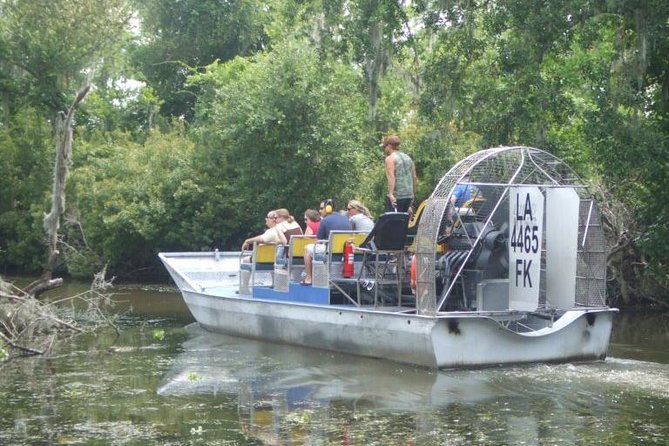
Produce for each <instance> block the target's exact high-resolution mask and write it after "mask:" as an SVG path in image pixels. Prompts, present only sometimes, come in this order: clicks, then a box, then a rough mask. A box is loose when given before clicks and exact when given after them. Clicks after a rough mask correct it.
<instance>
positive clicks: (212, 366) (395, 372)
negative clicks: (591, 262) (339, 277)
mask: <svg viewBox="0 0 669 446" xmlns="http://www.w3.org/2000/svg"><path fill="white" fill-rule="evenodd" d="M68 292H70V290H67V289H65V290H62V293H63V294H67V293H68ZM117 292H119V293H120V294H119V295H118V296H117V299H118V300H125V301H127V302H128V303H127V304H126V305H131V306H132V308H133V310H132V312H131V313H129V314H128V317H126V318H125V319H124V320H123V326H122V329H121V335H120V336H118V337H117V336H116V334H115V333H114V332H113V331H111V330H110V331H104V332H100V333H97V334H96V335H86V336H78V337H74V338H72V339H71V340H69V341H65V342H64V343H63V344H64V345H61V346H60V347H59V349H58V356H56V357H53V358H51V359H45V358H28V359H20V360H15V361H11V362H10V363H8V364H4V365H0V445H64V444H86V445H365V446H366V445H469V444H480V445H488V444H495V445H496V444H499V445H591V444H603V445H618V444H656V445H666V444H669V348H668V346H669V343H668V341H669V316H667V315H665V316H649V315H647V314H646V315H633V314H629V315H625V314H623V315H619V317H617V319H616V323H615V326H614V334H613V340H612V344H611V348H610V350H609V358H608V359H607V360H606V361H604V362H591V363H576V364H561V365H545V364H539V365H531V366H518V367H505V368H491V369H483V370H458V371H453V370H444V371H430V370H424V369H418V368H413V367H409V366H404V365H401V364H395V363H392V362H388V361H382V360H373V359H366V358H359V357H353V356H347V355H341V354H336V353H330V352H325V351H317V350H308V349H302V348H296V347H290V346H284V345H276V344H271V343H263V342H256V341H251V340H245V339H240V338H234V337H228V336H223V335H218V334H212V333H207V332H205V331H203V330H201V329H200V328H199V327H198V326H197V325H196V324H191V322H192V319H191V317H190V314H189V313H188V310H187V309H186V307H185V306H184V304H183V302H182V301H181V298H180V295H179V294H178V293H177V292H176V291H174V290H173V289H160V288H143V289H137V288H131V287H120V289H118V290H117ZM70 294H74V293H71V292H70Z"/></svg>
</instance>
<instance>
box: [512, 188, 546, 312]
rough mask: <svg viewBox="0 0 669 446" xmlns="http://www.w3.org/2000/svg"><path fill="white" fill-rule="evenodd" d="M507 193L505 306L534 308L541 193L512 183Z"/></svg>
mask: <svg viewBox="0 0 669 446" xmlns="http://www.w3.org/2000/svg"><path fill="white" fill-rule="evenodd" d="M509 193H510V195H509V308H510V309H512V310H521V311H534V310H536V309H537V306H538V303H539V285H540V284H539V281H540V275H541V268H540V267H541V246H542V232H543V219H544V196H543V194H542V193H541V191H540V190H539V188H538V187H512V188H511V189H510V191H509Z"/></svg>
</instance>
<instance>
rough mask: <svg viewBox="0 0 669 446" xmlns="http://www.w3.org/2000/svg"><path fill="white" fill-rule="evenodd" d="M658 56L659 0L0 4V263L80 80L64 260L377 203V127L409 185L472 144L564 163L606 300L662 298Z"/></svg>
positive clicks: (664, 96)
mask: <svg viewBox="0 0 669 446" xmlns="http://www.w3.org/2000/svg"><path fill="white" fill-rule="evenodd" d="M54 36H58V38H54ZM667 54H669V4H668V3H667V2H665V1H661V0H649V1H645V2H636V1H632V2H630V1H624V2H623V1H613V0H612V1H586V0H566V1H561V2H545V1H538V0H536V1H535V0H530V1H525V2H517V1H512V0H496V1H492V2H489V1H486V2H482V1H458V0H449V1H436V0H420V1H416V2H411V3H410V4H409V3H405V2H398V1H396V0H357V1H347V0H335V1H326V0H311V1H298V0H271V1H263V2H260V1H255V0H253V1H227V2H223V1H218V0H206V1H195V0H187V1H181V2H175V1H173V0H148V1H141V2H140V1H138V2H132V1H131V0H77V1H73V0H63V1H61V2H58V7H54V6H52V4H50V3H48V2H43V1H31V2H29V1H27V0H22V1H0V87H1V88H0V92H1V95H2V96H1V98H0V187H1V189H0V190H1V191H2V193H1V195H0V254H1V256H0V267H1V268H3V269H4V270H5V271H9V270H15V271H35V270H37V269H39V266H40V265H41V263H42V262H43V258H42V257H43V255H44V253H43V250H44V248H43V240H44V234H43V230H42V228H41V225H42V222H41V218H42V215H43V213H44V212H45V211H46V209H47V208H48V207H47V200H48V199H49V194H50V188H51V185H50V182H51V169H52V168H51V163H52V160H51V159H52V157H53V141H52V134H53V128H52V126H51V123H52V122H54V121H53V117H54V115H55V113H57V112H59V111H62V110H63V109H64V108H65V107H66V106H67V104H69V103H70V102H71V99H72V97H73V94H74V92H75V91H76V90H77V88H78V87H79V86H80V85H81V83H82V82H83V79H84V78H85V77H87V76H89V77H91V78H92V81H93V84H94V86H95V89H94V91H93V93H92V94H91V95H90V96H89V97H88V99H87V101H86V102H85V103H84V105H83V107H82V109H81V110H80V111H79V113H78V117H79V119H78V121H77V128H76V131H77V135H76V137H75V144H74V165H73V170H72V175H71V178H70V184H69V185H68V196H67V200H68V202H67V209H68V212H67V217H66V219H65V221H64V222H63V229H62V232H63V234H62V235H63V253H64V254H65V256H64V261H65V263H64V265H63V268H64V270H67V271H69V272H71V273H73V274H77V275H89V274H90V273H91V272H92V271H94V270H95V269H97V268H98V267H100V266H101V265H103V264H109V267H110V268H111V270H113V271H114V272H115V273H117V274H123V275H124V276H126V277H129V276H130V274H131V273H132V274H133V275H135V277H137V278H141V277H146V271H147V269H146V268H147V267H154V266H155V254H156V252H157V251H159V250H168V249H194V250H198V249H203V248H212V247H218V248H223V249H230V248H233V249H236V248H237V247H238V246H239V242H240V240H242V239H243V238H244V237H245V236H247V235H248V234H249V233H255V232H257V231H260V230H261V229H262V216H263V214H264V213H265V212H266V211H267V210H268V209H270V208H277V207H287V208H288V209H290V210H291V211H293V213H294V215H296V216H298V217H299V216H300V215H301V213H302V211H303V210H304V209H306V208H308V207H315V206H316V204H317V202H318V200H320V199H321V198H323V197H326V196H333V197H334V198H336V199H338V200H339V201H340V202H343V201H345V200H347V199H349V198H358V199H361V200H363V201H364V202H365V203H366V204H368V205H369V206H370V207H371V208H372V209H373V210H375V211H377V212H378V211H380V209H381V206H382V199H383V183H384V179H383V170H382V161H381V160H382V152H381V150H380V149H379V147H378V145H377V143H378V140H379V137H380V136H381V135H382V134H384V133H387V132H391V131H392V132H397V133H399V134H400V135H401V136H402V138H403V141H404V149H405V150H406V151H407V152H409V153H410V154H411V155H412V157H413V158H414V160H415V161H416V165H417V168H418V174H419V178H420V184H419V198H425V197H426V196H427V195H429V193H430V192H431V190H432V188H433V187H434V185H435V182H436V180H437V179H438V178H439V177H440V176H441V175H442V174H443V173H444V172H445V171H446V170H447V169H448V168H449V167H450V166H451V165H452V164H453V163H454V162H456V161H457V160H459V159H460V158H462V157H463V156H465V155H468V154H470V153H472V152H474V151H476V150H479V149H482V148H486V147H490V146H495V145H503V144H523V145H532V146H536V147H540V148H543V149H545V150H548V151H550V152H552V153H554V154H556V155H557V156H559V157H561V158H564V159H565V160H566V161H568V162H569V163H570V164H571V165H573V166H574V167H575V168H576V170H577V171H578V172H579V173H580V174H581V175H582V176H583V177H584V178H586V179H587V180H588V181H589V182H590V183H592V184H593V185H594V186H595V187H596V188H597V190H598V191H600V192H599V193H600V194H601V197H602V206H603V211H604V215H605V223H606V228H607V234H608V239H609V240H608V241H609V243H610V247H611V248H612V254H611V257H610V270H611V273H612V275H611V277H613V279H614V280H615V286H613V287H612V290H615V296H616V297H617V298H620V299H621V300H623V301H625V302H626V303H633V302H636V301H638V300H639V299H641V298H644V297H646V298H651V299H655V300H659V301H664V302H669V297H667V294H669V293H667V286H668V285H669V265H668V264H667V262H666V254H665V253H666V252H667V250H669V230H668V229H667V224H666V222H667V221H668V220H669V184H668V183H669V174H668V172H669V161H667V159H669V153H668V152H669V141H668V138H669V126H668V124H667V123H668V122H669V119H668V118H669V116H668V114H669V58H667V57H666V55H667ZM133 79H134V80H136V81H140V82H130V81H131V80H133ZM130 85H132V88H131V87H130Z"/></svg>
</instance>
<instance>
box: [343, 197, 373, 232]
mask: <svg viewBox="0 0 669 446" xmlns="http://www.w3.org/2000/svg"><path fill="white" fill-rule="evenodd" d="M346 211H347V214H348V219H349V221H350V222H351V229H353V230H354V231H360V232H369V231H371V230H372V228H373V227H374V220H372V215H371V214H370V212H369V209H367V207H365V205H363V204H362V203H360V202H359V201H358V200H351V201H349V202H348V205H347V206H346Z"/></svg>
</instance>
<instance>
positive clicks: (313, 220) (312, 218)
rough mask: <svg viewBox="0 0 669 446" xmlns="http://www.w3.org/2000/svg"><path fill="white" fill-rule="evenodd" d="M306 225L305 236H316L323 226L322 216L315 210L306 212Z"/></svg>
mask: <svg viewBox="0 0 669 446" xmlns="http://www.w3.org/2000/svg"><path fill="white" fill-rule="evenodd" d="M304 223H305V224H306V225H307V226H306V229H305V230H304V235H316V234H317V233H318V226H320V224H321V214H320V213H319V212H318V211H317V210H315V209H307V210H306V211H304Z"/></svg>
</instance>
